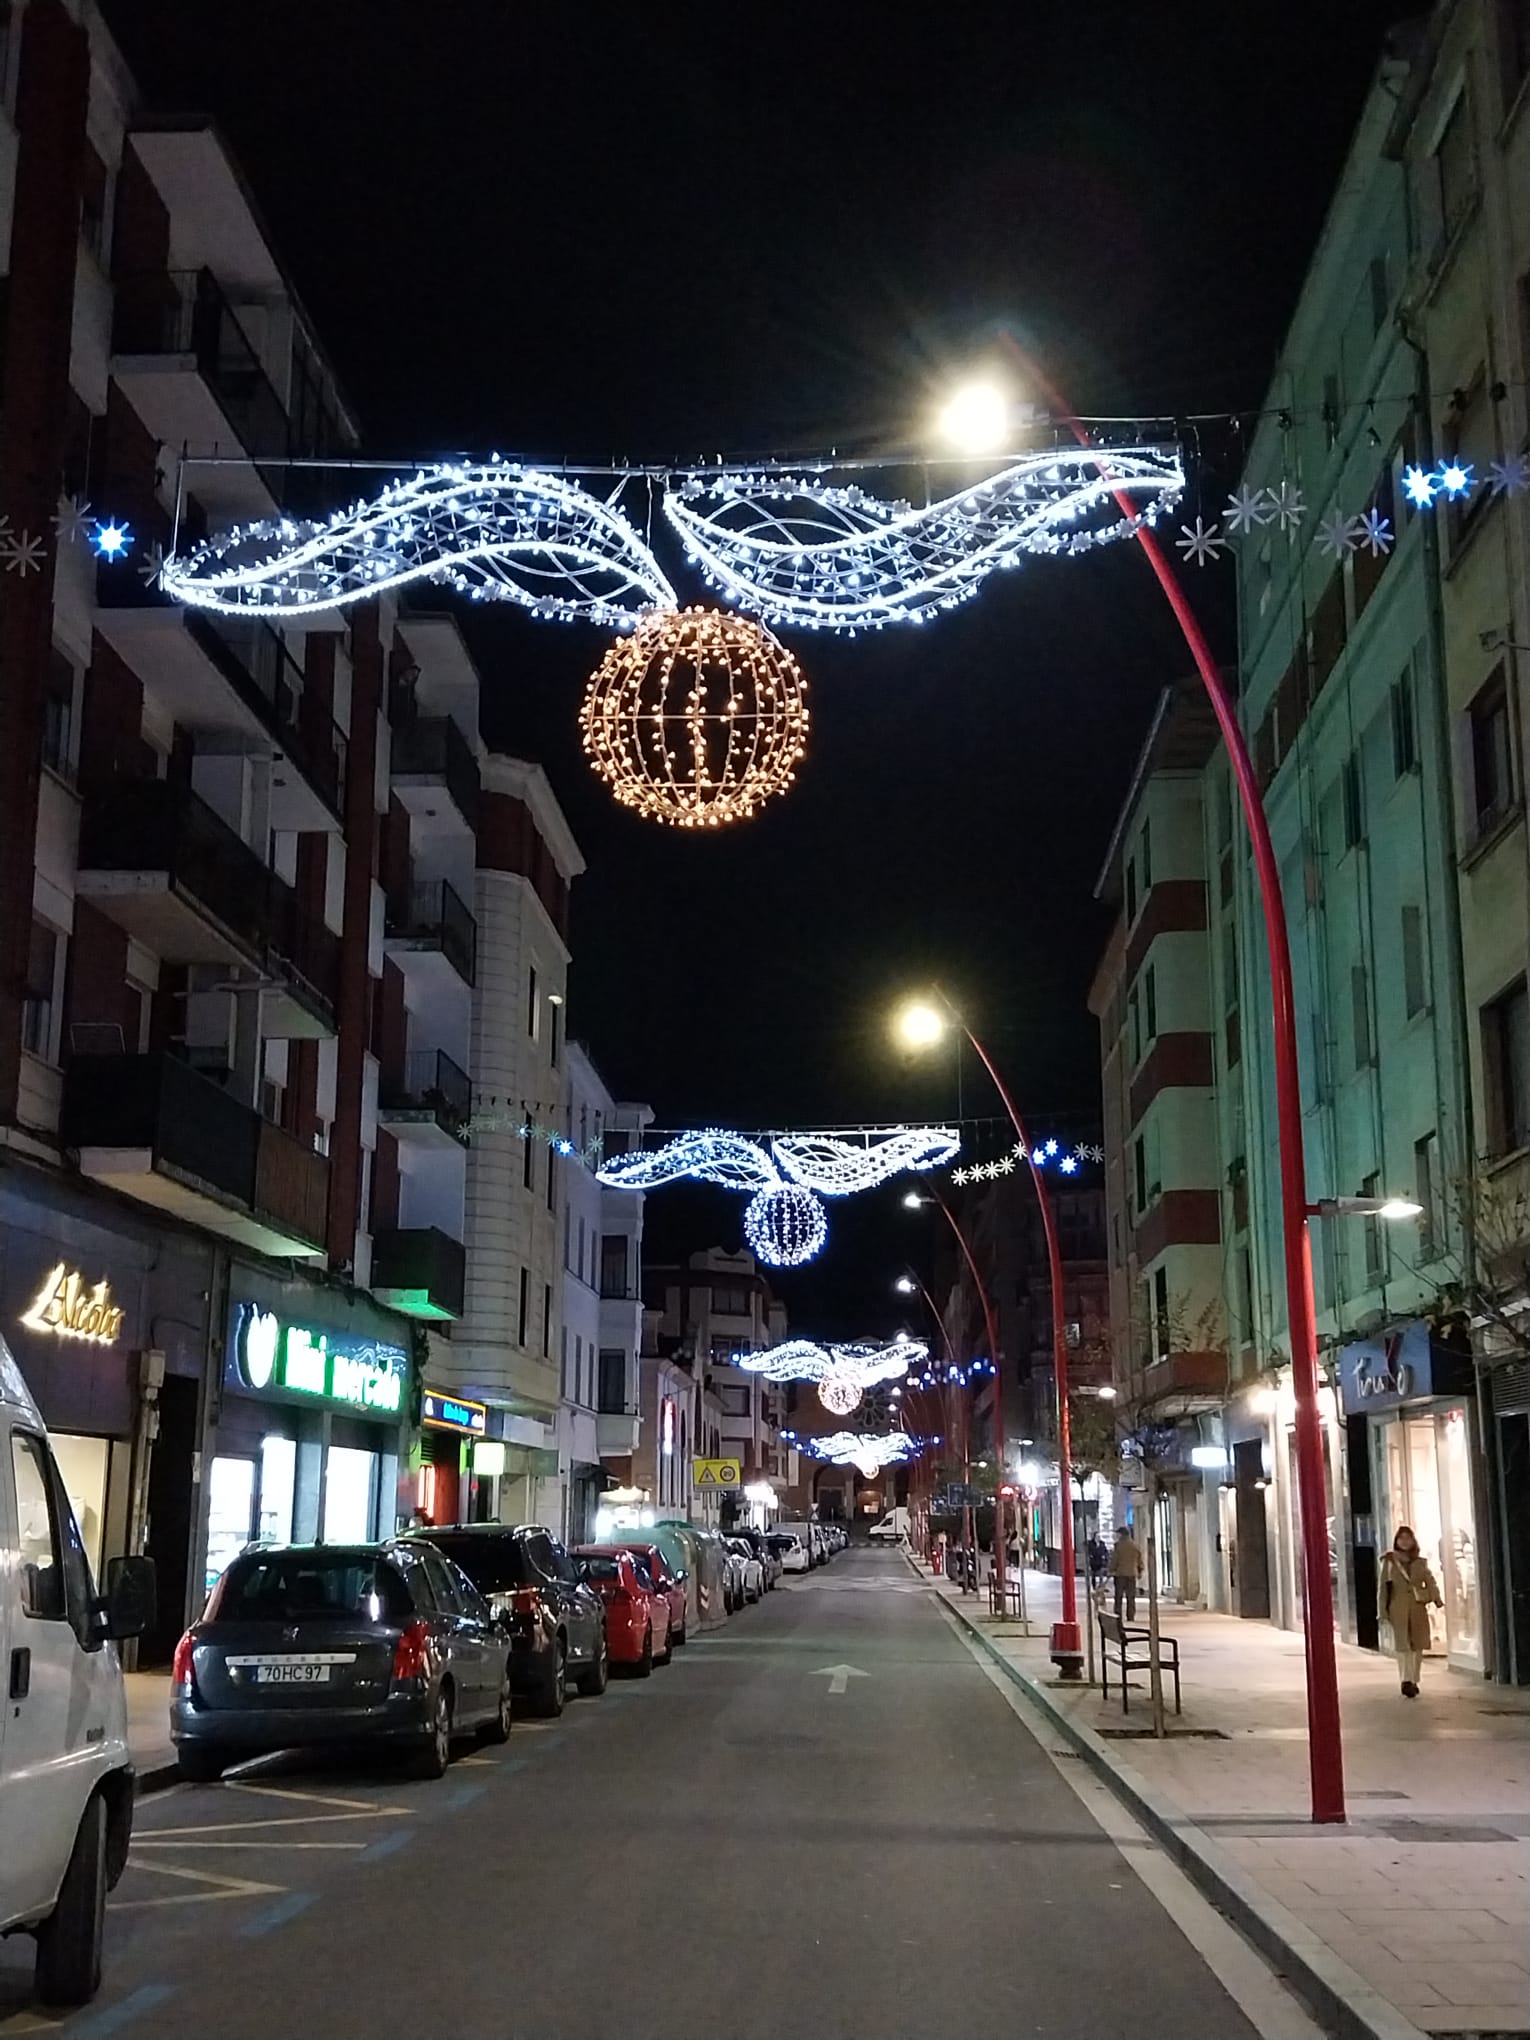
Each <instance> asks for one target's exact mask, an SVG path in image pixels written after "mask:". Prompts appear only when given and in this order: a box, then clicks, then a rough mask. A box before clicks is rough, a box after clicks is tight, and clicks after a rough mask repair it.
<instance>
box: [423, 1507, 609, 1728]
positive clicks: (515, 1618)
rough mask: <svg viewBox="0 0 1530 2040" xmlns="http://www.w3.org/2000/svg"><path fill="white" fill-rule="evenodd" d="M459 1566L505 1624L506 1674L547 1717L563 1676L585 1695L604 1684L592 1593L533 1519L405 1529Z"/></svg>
mask: <svg viewBox="0 0 1530 2040" xmlns="http://www.w3.org/2000/svg"><path fill="white" fill-rule="evenodd" d="M410 1535H411V1536H419V1537H421V1538H423V1539H426V1540H427V1541H428V1542H429V1543H431V1544H433V1545H435V1546H436V1547H437V1549H438V1550H441V1551H444V1552H445V1553H446V1555H447V1557H448V1558H450V1559H451V1560H452V1561H453V1562H454V1563H455V1564H457V1565H459V1566H461V1568H462V1570H463V1571H464V1572H465V1573H466V1574H467V1576H468V1578H469V1579H470V1580H471V1581H472V1582H473V1584H474V1586H476V1587H477V1589H478V1591H479V1592H480V1593H481V1594H482V1595H483V1596H484V1598H485V1599H486V1600H487V1601H488V1603H489V1606H490V1608H491V1609H492V1610H493V1611H494V1613H495V1614H496V1615H498V1616H501V1617H503V1618H506V1619H508V1621H509V1624H510V1680H511V1684H512V1686H513V1688H514V1690H515V1692H516V1693H517V1694H520V1695H522V1696H524V1697H525V1698H526V1699H529V1700H530V1701H531V1702H532V1704H533V1705H534V1706H535V1708H536V1710H537V1712H538V1713H539V1714H541V1715H545V1716H547V1717H549V1718H551V1717H553V1716H556V1715H559V1714H561V1713H562V1712H563V1703H564V1700H565V1699H566V1698H567V1694H568V1687H569V1682H570V1681H571V1680H572V1681H573V1683H574V1684H575V1685H576V1686H577V1688H578V1690H579V1691H580V1692H581V1693H583V1694H586V1695H588V1696H593V1695H595V1694H597V1693H603V1692H604V1691H605V1690H606V1675H607V1671H608V1669H609V1663H610V1660H609V1657H608V1654H607V1647H606V1618H605V1613H604V1610H603V1609H602V1608H601V1605H600V1599H599V1596H598V1595H596V1594H593V1593H591V1591H590V1589H589V1588H588V1587H587V1586H586V1585H585V1584H584V1583H583V1581H582V1580H581V1579H580V1577H579V1574H578V1572H577V1570H576V1569H575V1566H574V1561H573V1560H572V1559H571V1558H570V1557H569V1555H568V1553H567V1551H566V1550H565V1549H564V1548H563V1546H562V1544H561V1543H559V1541H558V1539H557V1538H556V1537H554V1536H553V1534H552V1532H551V1531H550V1530H544V1529H543V1528H542V1527H541V1525H540V1524H537V1523H522V1524H518V1525H517V1526H515V1527H514V1528H509V1527H507V1526H506V1525H505V1524H502V1523H458V1524H455V1525H454V1526H453V1527H452V1528H451V1529H449V1530H446V1529H443V1530H434V1529H433V1530H422V1531H418V1532H411V1533H410Z"/></svg>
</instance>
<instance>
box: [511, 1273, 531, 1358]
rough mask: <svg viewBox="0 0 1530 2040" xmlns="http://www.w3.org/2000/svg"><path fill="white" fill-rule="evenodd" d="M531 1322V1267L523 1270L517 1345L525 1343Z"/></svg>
mask: <svg viewBox="0 0 1530 2040" xmlns="http://www.w3.org/2000/svg"><path fill="white" fill-rule="evenodd" d="M530 1322H531V1270H530V1269H529V1268H523V1269H522V1270H521V1308H520V1316H519V1321H518V1325H517V1329H516V1335H515V1337H516V1344H517V1345H519V1346H524V1345H525V1343H526V1330H527V1327H528V1325H529V1324H530Z"/></svg>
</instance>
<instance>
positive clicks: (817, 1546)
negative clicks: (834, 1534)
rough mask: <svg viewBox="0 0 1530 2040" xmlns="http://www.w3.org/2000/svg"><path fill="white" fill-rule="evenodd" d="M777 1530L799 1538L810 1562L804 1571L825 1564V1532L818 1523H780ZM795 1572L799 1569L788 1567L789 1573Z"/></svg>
mask: <svg viewBox="0 0 1530 2040" xmlns="http://www.w3.org/2000/svg"><path fill="white" fill-rule="evenodd" d="M776 1528H777V1530H779V1531H786V1532H789V1533H790V1535H791V1536H793V1537H795V1538H797V1539H798V1540H799V1542H800V1543H801V1545H802V1548H803V1550H804V1551H805V1552H806V1553H807V1560H808V1562H807V1566H806V1567H803V1568H802V1570H803V1571H806V1570H807V1569H808V1568H809V1567H812V1566H815V1565H822V1564H823V1563H824V1561H825V1557H826V1553H825V1551H824V1547H823V1532H822V1530H820V1528H819V1527H818V1525H817V1524H816V1523H778V1524H777V1525H776ZM795 1570H797V1568H795V1567H792V1566H788V1567H787V1571H788V1572H792V1571H795Z"/></svg>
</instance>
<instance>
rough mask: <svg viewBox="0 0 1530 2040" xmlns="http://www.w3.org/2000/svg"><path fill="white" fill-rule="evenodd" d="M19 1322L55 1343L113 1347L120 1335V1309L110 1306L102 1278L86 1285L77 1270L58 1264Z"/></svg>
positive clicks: (109, 1290)
mask: <svg viewBox="0 0 1530 2040" xmlns="http://www.w3.org/2000/svg"><path fill="white" fill-rule="evenodd" d="M21 1322H22V1323H23V1324H24V1325H25V1326H26V1328H27V1330H28V1331H29V1332H47V1333H49V1334H50V1335H51V1336H52V1337H53V1338H55V1339H89V1340H91V1341H92V1342H93V1343H94V1344H96V1345H98V1346H115V1345H116V1343H117V1340H118V1339H119V1337H120V1336H121V1333H122V1309H121V1306H120V1305H118V1304H116V1303H114V1302H113V1300H112V1286H111V1284H110V1282H108V1281H107V1280H106V1278H105V1276H103V1277H102V1278H101V1280H100V1281H99V1282H96V1283H90V1282H87V1281H86V1279H85V1277H84V1276H83V1275H82V1274H81V1273H80V1271H79V1269H78V1268H71V1267H70V1266H69V1264H68V1262H67V1261H60V1262H59V1264H58V1266H57V1267H56V1268H54V1269H53V1270H52V1271H51V1272H50V1273H49V1274H48V1275H46V1276H45V1277H44V1278H43V1283H42V1286H41V1288H40V1289H39V1290H38V1292H37V1294H36V1296H34V1297H33V1299H32V1302H31V1305H30V1307H29V1308H28V1309H27V1310H25V1311H23V1313H22V1316H21Z"/></svg>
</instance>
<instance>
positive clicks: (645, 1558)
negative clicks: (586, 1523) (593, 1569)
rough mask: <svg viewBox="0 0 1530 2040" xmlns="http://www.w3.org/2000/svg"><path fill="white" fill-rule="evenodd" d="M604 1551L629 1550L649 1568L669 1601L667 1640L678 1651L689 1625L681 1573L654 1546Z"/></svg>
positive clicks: (687, 1598)
mask: <svg viewBox="0 0 1530 2040" xmlns="http://www.w3.org/2000/svg"><path fill="white" fill-rule="evenodd" d="M602 1549H603V1550H606V1551H613V1550H617V1551H630V1552H631V1553H632V1556H633V1557H634V1558H636V1559H640V1560H641V1561H642V1563H643V1564H644V1565H645V1566H646V1567H647V1568H648V1575H649V1578H650V1579H651V1580H652V1581H653V1583H654V1585H655V1586H656V1587H657V1588H658V1590H659V1592H660V1593H661V1594H663V1595H664V1596H665V1598H666V1599H667V1600H668V1602H669V1640H670V1644H671V1646H672V1647H674V1648H675V1649H678V1648H679V1647H680V1646H681V1645H682V1644H683V1643H684V1642H685V1640H686V1634H687V1630H688V1626H689V1622H690V1596H689V1595H688V1594H687V1592H686V1582H685V1573H684V1571H683V1570H682V1571H680V1572H676V1571H675V1569H674V1567H673V1566H672V1565H671V1564H670V1562H669V1560H668V1559H667V1558H666V1557H665V1555H664V1553H663V1551H662V1550H661V1549H660V1548H659V1546H658V1545H657V1544H644V1543H641V1542H638V1543H632V1544H615V1543H612V1544H607V1545H604V1546H603V1547H602Z"/></svg>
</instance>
